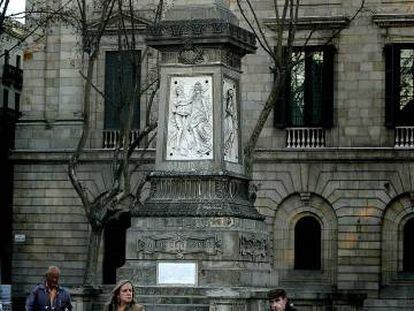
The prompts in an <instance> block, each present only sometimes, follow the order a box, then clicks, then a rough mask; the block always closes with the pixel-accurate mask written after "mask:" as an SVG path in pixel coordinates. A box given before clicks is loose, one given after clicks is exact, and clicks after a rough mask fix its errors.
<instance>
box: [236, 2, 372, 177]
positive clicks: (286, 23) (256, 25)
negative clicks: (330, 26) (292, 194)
mask: <svg viewBox="0 0 414 311" xmlns="http://www.w3.org/2000/svg"><path fill="white" fill-rule="evenodd" d="M365 1H366V0H361V4H360V6H359V8H358V9H357V10H356V12H355V13H354V14H353V15H352V17H350V18H349V19H347V21H346V23H345V25H343V26H342V27H340V28H338V29H336V30H333V32H332V33H331V35H330V36H329V37H328V39H327V40H326V41H325V42H324V44H326V45H327V44H330V43H331V42H332V40H333V39H334V38H336V37H337V36H338V34H339V33H340V32H341V31H342V30H343V29H344V28H345V27H347V26H348V25H349V24H350V23H351V22H352V21H353V20H354V19H355V18H356V17H357V16H358V15H359V13H360V12H361V10H362V9H363V8H364V5H365ZM237 6H238V8H239V10H240V12H241V15H242V16H243V18H244V20H245V21H246V23H247V24H248V26H249V28H250V29H251V31H253V33H254V35H255V37H256V39H257V41H258V43H259V45H260V46H261V48H262V49H263V50H264V51H265V52H266V54H268V56H269V57H270V59H271V62H272V66H271V67H270V70H271V72H272V73H273V75H274V80H273V84H272V88H271V90H270V93H269V95H268V97H267V99H266V101H265V103H264V104H263V108H262V110H261V111H260V114H259V117H258V119H257V121H256V123H255V125H254V127H253V130H252V133H251V135H250V137H249V139H248V142H247V143H246V145H245V147H244V155H245V165H246V173H247V174H248V175H250V174H251V172H252V163H253V154H254V150H255V148H256V145H257V142H258V139H259V137H260V134H261V132H262V130H263V128H264V126H265V124H266V122H267V120H268V118H269V115H270V113H271V111H272V110H273V109H274V108H275V106H276V105H277V103H278V101H279V99H280V97H281V95H282V92H283V89H284V87H285V83H286V81H287V78H288V77H289V75H290V73H291V70H292V68H293V67H294V66H295V65H296V64H297V62H298V61H299V60H298V59H297V58H295V57H293V55H292V52H293V46H294V44H295V37H296V34H297V31H298V24H299V22H300V17H299V12H300V8H301V1H300V0H282V1H280V0H279V1H278V0H274V1H273V9H274V14H275V24H274V28H273V30H274V33H275V43H274V46H271V44H270V43H269V41H268V38H267V37H266V34H265V31H264V25H263V21H262V20H261V19H260V18H259V17H258V15H257V12H256V11H255V9H254V7H253V5H252V2H251V0H237ZM314 32H315V29H310V30H309V33H308V34H307V36H306V38H305V43H304V44H303V48H304V47H305V46H306V45H307V44H308V42H309V40H310V39H311V38H312V36H313V34H314ZM293 95H294V94H293Z"/></svg>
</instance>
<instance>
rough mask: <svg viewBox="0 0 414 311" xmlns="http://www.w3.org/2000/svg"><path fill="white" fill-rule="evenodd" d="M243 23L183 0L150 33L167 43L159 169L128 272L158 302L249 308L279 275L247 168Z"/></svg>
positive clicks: (138, 219)
mask: <svg viewBox="0 0 414 311" xmlns="http://www.w3.org/2000/svg"><path fill="white" fill-rule="evenodd" d="M237 23H238V21H237V18H236V17H235V15H234V14H233V13H232V12H231V11H230V10H229V9H228V7H227V6H226V5H225V4H224V2H223V1H222V0H203V1H198V2H197V4H189V3H188V1H185V0H177V1H175V3H174V7H173V8H172V9H170V11H168V12H166V16H165V19H164V20H163V21H162V22H161V23H160V24H157V25H154V26H153V27H151V28H150V29H149V34H148V36H147V38H146V41H147V44H148V45H149V46H151V47H153V48H155V49H157V50H159V51H160V52H161V64H160V68H161V70H160V75H161V81H160V106H159V122H158V132H157V152H156V159H155V170H154V172H153V173H152V174H151V175H150V177H149V181H150V183H151V188H150V193H149V196H148V199H147V200H146V201H145V203H144V205H143V206H139V207H137V208H136V209H135V210H134V211H133V213H132V216H133V217H132V221H131V224H132V225H131V227H130V228H129V229H128V232H127V247H126V248H127V251H126V264H125V265H124V266H123V267H122V268H121V269H120V270H119V273H118V278H128V279H131V280H132V281H133V283H134V284H135V285H137V286H138V288H139V289H140V292H138V295H139V297H140V301H142V302H143V303H144V304H146V306H147V309H149V310H157V311H161V310H169V311H171V310H180V311H182V310H187V309H188V310H208V309H210V310H217V311H219V310H220V311H221V310H222V311H224V310H241V309H240V308H241V306H242V305H243V304H245V302H243V299H244V298H243V299H242V298H241V297H242V293H244V294H243V295H245V293H246V292H249V291H257V290H260V289H262V290H263V288H266V287H270V286H273V285H274V284H276V281H277V278H276V277H275V276H274V275H272V272H271V271H272V269H271V266H270V237H269V230H268V228H267V227H266V224H265V222H264V217H263V216H262V215H260V214H259V213H258V212H257V211H256V209H255V208H254V206H253V204H252V202H251V200H250V194H249V179H248V178H246V177H244V175H243V174H244V163H243V153H242V139H241V137H242V135H241V128H242V127H243V122H242V120H241V119H240V97H241V88H242V86H241V85H240V74H241V59H242V57H243V56H244V55H245V54H246V53H253V52H254V50H255V37H254V35H253V34H252V33H250V32H248V31H246V30H244V29H242V28H240V27H239V26H238V24H237ZM217 293H219V294H218V295H217ZM228 293H231V295H227V294H228ZM166 306H168V307H166ZM206 308H207V309H206ZM243 310H244V309H243Z"/></svg>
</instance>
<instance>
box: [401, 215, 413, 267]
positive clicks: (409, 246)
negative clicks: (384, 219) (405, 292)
mask: <svg viewBox="0 0 414 311" xmlns="http://www.w3.org/2000/svg"><path fill="white" fill-rule="evenodd" d="M403 235H404V242H403V243H404V244H403V271H404V272H414V218H411V219H409V220H408V221H407V222H406V223H405V226H404V233H403Z"/></svg>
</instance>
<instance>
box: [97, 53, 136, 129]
mask: <svg viewBox="0 0 414 311" xmlns="http://www.w3.org/2000/svg"><path fill="white" fill-rule="evenodd" d="M140 57H141V55H140V51H110V52H106V62H105V124H104V127H105V129H111V130H120V129H121V126H122V124H124V123H125V121H126V118H127V116H128V105H129V103H132V105H133V111H134V118H133V125H132V129H139V119H140V115H139V112H140V109H139V100H140V96H139V93H140V83H139V82H140V71H141V70H140Z"/></svg>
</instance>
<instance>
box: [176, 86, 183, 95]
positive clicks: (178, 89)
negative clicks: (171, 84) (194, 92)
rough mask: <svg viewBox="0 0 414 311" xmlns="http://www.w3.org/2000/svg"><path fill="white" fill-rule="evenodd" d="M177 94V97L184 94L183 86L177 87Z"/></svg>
mask: <svg viewBox="0 0 414 311" xmlns="http://www.w3.org/2000/svg"><path fill="white" fill-rule="evenodd" d="M175 94H176V95H177V96H180V95H182V94H184V87H183V86H182V85H181V84H179V85H177V86H176V88H175Z"/></svg>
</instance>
